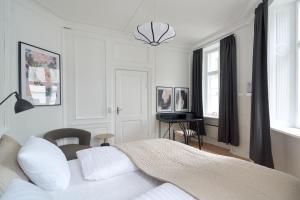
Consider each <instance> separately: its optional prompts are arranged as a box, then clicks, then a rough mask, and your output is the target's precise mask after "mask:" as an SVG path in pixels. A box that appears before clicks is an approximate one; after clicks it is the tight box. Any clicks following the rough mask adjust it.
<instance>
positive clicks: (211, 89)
mask: <svg viewBox="0 0 300 200" xmlns="http://www.w3.org/2000/svg"><path fill="white" fill-rule="evenodd" d="M203 56H204V59H203V80H204V83H203V91H204V101H203V104H204V115H205V116H207V117H214V118H217V117H218V116H219V80H220V75H219V69H220V47H219V43H217V44H214V45H212V46H209V47H207V48H205V49H204V51H203Z"/></svg>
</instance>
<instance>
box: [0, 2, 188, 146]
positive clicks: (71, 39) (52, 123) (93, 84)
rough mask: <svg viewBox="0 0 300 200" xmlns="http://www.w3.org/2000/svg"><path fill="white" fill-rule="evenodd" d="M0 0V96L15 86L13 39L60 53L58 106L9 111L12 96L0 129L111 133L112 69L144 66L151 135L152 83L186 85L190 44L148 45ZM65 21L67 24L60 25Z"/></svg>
mask: <svg viewBox="0 0 300 200" xmlns="http://www.w3.org/2000/svg"><path fill="white" fill-rule="evenodd" d="M0 2H1V3H3V2H5V3H6V4H7V7H8V8H4V7H2V6H1V9H3V10H4V11H6V12H1V13H0V25H1V27H4V24H3V22H5V23H6V24H9V26H8V27H7V29H6V32H7V35H6V38H5V41H6V42H7V43H8V45H6V46H8V48H7V50H6V54H5V55H4V54H0V58H1V56H4V57H5V58H6V60H7V61H8V64H6V66H8V67H7V68H5V67H4V65H5V64H3V63H2V62H1V61H0V66H1V68H0V70H1V72H2V71H3V72H4V73H3V74H5V77H2V76H0V80H2V79H3V80H4V81H3V82H4V83H5V86H4V85H1V86H0V97H1V98H2V97H4V96H5V95H6V94H7V93H8V92H9V91H14V90H17V89H18V49H17V43H18V41H23V42H26V43H29V44H32V45H35V46H39V47H42V48H44V49H48V50H51V51H54V52H57V53H60V54H61V55H62V57H61V59H62V70H63V75H62V87H63V90H62V92H63V93H62V94H63V95H62V97H63V99H62V100H63V101H62V105H61V106H53V107H36V108H34V109H32V110H29V111H26V112H23V113H20V114H17V115H15V114H14V113H13V104H14V102H15V100H14V99H13V98H12V99H10V101H9V102H7V103H6V104H5V106H3V107H1V109H0V127H1V129H3V128H7V129H8V130H9V134H10V135H12V136H13V137H15V138H17V139H18V140H19V141H20V142H24V140H25V139H26V138H28V136H30V135H42V134H43V133H45V132H46V131H49V130H52V129H56V128H61V127H75V128H83V129H86V130H89V131H91V132H92V133H93V134H96V133H102V132H112V133H114V131H115V130H114V129H115V124H114V72H115V70H116V69H119V68H122V69H142V70H147V71H149V73H150V79H151V96H152V99H151V100H150V105H151V106H150V108H151V111H150V119H151V120H150V123H151V124H150V131H151V133H152V135H153V136H156V135H157V131H156V130H157V129H156V124H155V87H156V85H163V86H177V87H188V86H189V82H190V81H189V74H190V73H189V70H190V57H189V56H190V49H186V48H185V47H174V46H170V45H164V46H160V47H158V48H154V47H150V46H147V45H144V44H142V43H140V42H138V41H136V40H134V39H133V38H132V36H131V35H127V34H126V35H125V34H123V33H119V32H115V31H111V30H107V29H102V28H96V27H92V26H88V25H82V24H75V23H71V22H67V21H63V20H62V19H60V18H57V17H56V16H53V15H52V14H51V13H48V12H47V11H46V10H44V9H43V8H41V7H39V6H37V5H36V4H35V3H33V1H31V0H13V1H11V0H0ZM3 13H5V14H3ZM3 15H5V16H3ZM4 17H5V18H6V19H5V20H4V21H3V19H4ZM65 26H66V27H68V28H69V29H65V28H63V27H65ZM1 30H3V29H0V38H2V40H1V41H0V48H3V46H4V45H2V43H3V33H4V31H1ZM1 52H2V51H1ZM1 60H2V59H1ZM1 75H2V73H1ZM6 87H7V89H6ZM109 111H111V112H109ZM4 113H6V115H5V116H4ZM93 144H94V145H95V144H96V141H93Z"/></svg>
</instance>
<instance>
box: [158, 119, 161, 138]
mask: <svg viewBox="0 0 300 200" xmlns="http://www.w3.org/2000/svg"><path fill="white" fill-rule="evenodd" d="M158 137H159V138H161V122H160V121H159V123H158Z"/></svg>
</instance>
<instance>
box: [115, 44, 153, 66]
mask: <svg viewBox="0 0 300 200" xmlns="http://www.w3.org/2000/svg"><path fill="white" fill-rule="evenodd" d="M112 51H113V52H112V63H113V64H114V65H119V66H120V65H121V66H132V67H136V66H138V67H149V66H150V65H151V64H152V62H151V52H150V49H149V47H148V46H141V45H135V44H129V43H126V42H120V41H117V42H114V44H113V48H112Z"/></svg>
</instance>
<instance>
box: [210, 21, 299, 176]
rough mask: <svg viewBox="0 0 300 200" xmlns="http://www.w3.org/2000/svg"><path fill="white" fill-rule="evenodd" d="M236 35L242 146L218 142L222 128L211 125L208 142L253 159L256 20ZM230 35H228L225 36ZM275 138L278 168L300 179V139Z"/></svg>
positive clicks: (276, 166)
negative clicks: (249, 88) (251, 86)
mask: <svg viewBox="0 0 300 200" xmlns="http://www.w3.org/2000/svg"><path fill="white" fill-rule="evenodd" d="M230 32H231V31H230ZM233 32H234V34H235V36H236V39H237V40H236V41H237V59H238V77H237V78H238V109H239V129H240V146H239V147H233V146H226V145H224V144H222V143H218V142H217V131H218V129H217V128H216V127H210V126H206V130H207V134H208V137H206V141H207V142H210V143H213V144H216V145H219V146H222V147H225V148H229V149H230V150H231V152H232V153H234V154H236V155H239V156H242V157H245V158H249V146H250V119H251V94H248V93H247V84H248V83H249V82H251V80H252V55H253V52H252V51H253V37H254V24H253V20H251V22H250V23H248V24H247V25H246V26H242V27H240V28H238V29H236V30H234V31H233ZM227 33H228V32H225V33H223V35H225V34H227ZM213 39H214V38H211V39H210V40H213ZM210 40H208V41H210ZM206 122H207V123H210V124H217V120H212V119H207V120H206ZM271 139H272V152H273V158H274V164H275V168H276V169H278V170H281V171H283V172H286V173H289V174H291V175H293V176H296V177H299V178H300V156H299V152H300V139H298V138H295V137H291V136H289V135H285V134H283V133H279V132H276V131H273V130H272V131H271Z"/></svg>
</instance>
